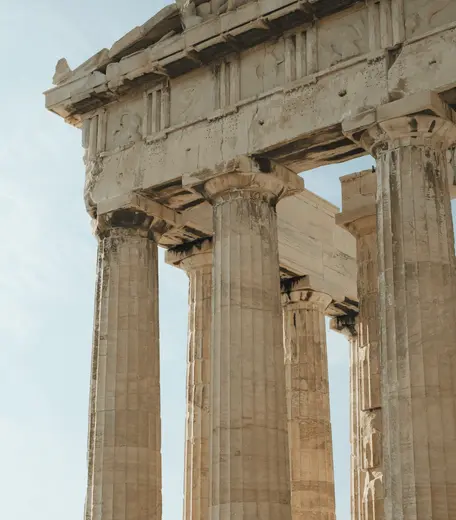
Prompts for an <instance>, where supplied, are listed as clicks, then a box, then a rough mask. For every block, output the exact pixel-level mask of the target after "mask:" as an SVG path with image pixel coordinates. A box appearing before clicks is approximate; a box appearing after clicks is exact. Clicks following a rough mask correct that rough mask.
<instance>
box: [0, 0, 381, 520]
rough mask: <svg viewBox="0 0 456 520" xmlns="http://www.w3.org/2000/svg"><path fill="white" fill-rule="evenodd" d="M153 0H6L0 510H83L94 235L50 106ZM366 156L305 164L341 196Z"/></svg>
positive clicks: (174, 485) (56, 519) (175, 519)
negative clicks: (57, 84)
mask: <svg viewBox="0 0 456 520" xmlns="http://www.w3.org/2000/svg"><path fill="white" fill-rule="evenodd" d="M164 4H165V3H164V2H158V1H155V2H154V1H151V2H146V1H145V0H129V1H128V2H125V1H124V0H79V1H78V2H76V1H74V0H41V1H40V2H37V1H36V0H20V1H18V0H14V1H13V0H0V44H1V48H2V49H3V53H2V57H3V63H2V66H1V68H2V75H1V79H2V81H1V83H0V100H1V101H0V114H1V117H2V120H3V124H2V125H0V221H1V223H2V228H1V232H2V247H1V255H0V395H1V396H2V399H1V406H0V460H1V470H0V490H1V500H0V518H4V519H8V520H30V519H31V518H33V520H62V519H65V520H82V514H83V504H84V494H85V479H86V469H85V458H86V434H87V407H88V379H89V365H90V347H91V335H92V313H93V308H92V307H93V288H94V277H95V246H96V244H95V239H94V238H93V237H92V236H91V231H90V226H89V218H88V217H87V215H86V213H85V209H84V205H83V201H82V187H83V181H84V168H83V164H82V148H81V136H80V132H79V131H78V130H76V129H74V128H72V127H70V126H67V125H66V124H64V122H63V121H62V120H60V119H59V118H58V117H57V116H54V115H52V114H50V113H48V112H46V110H45V109H44V97H43V96H42V92H43V91H44V90H46V89H47V88H49V87H50V86H51V80H52V75H53V73H54V67H55V64H56V62H57V60H58V59H59V58H61V57H62V56H65V57H66V58H67V59H68V62H69V64H70V66H73V67H74V66H76V65H78V64H80V63H81V62H82V61H84V60H85V59H86V58H88V57H89V56H91V55H92V54H94V53H95V52H96V51H98V50H99V49H101V48H103V47H109V46H110V44H111V43H112V42H113V41H114V40H116V39H118V38H119V37H120V36H122V35H123V34H124V33H125V32H127V31H128V30H129V29H131V28H133V27H134V26H135V25H140V24H142V23H143V22H145V21H146V20H147V19H148V18H150V17H151V16H152V15H153V14H154V13H155V12H156V11H157V10H158V9H159V8H161V7H162V6H163V5H164ZM371 164H372V159H370V158H366V159H362V160H358V161H355V162H354V163H346V164H343V165H340V166H338V167H331V168H327V169H325V171H321V172H320V171H319V172H318V173H317V174H315V172H308V173H307V174H306V175H305V179H306V185H307V187H308V188H309V189H312V190H314V191H315V192H317V193H318V194H319V195H321V196H323V197H325V198H327V199H328V200H330V201H331V202H333V203H336V204H340V185H339V182H338V177H339V176H340V175H343V174H347V173H351V172H353V171H356V170H359V169H362V168H365V167H370V165H371ZM160 284H161V287H160V319H161V323H160V328H161V330H160V333H161V356H162V415H163V468H164V472H163V493H164V515H163V520H180V518H181V509H182V481H183V446H184V442H183V436H184V418H185V396H184V388H185V362H186V333H187V331H186V328H187V280H186V276H185V275H184V274H183V273H182V272H180V271H179V270H176V269H172V268H170V267H168V266H166V265H165V264H164V263H163V255H161V261H160ZM328 342H329V347H328V348H329V367H330V378H331V391H332V418H333V431H334V452H335V466H336V478H337V485H336V492H337V505H338V519H339V520H349V513H348V511H349V444H348V431H349V426H348V345H347V343H346V341H345V339H344V338H342V337H341V336H339V335H337V334H334V333H330V334H329V336H328Z"/></svg>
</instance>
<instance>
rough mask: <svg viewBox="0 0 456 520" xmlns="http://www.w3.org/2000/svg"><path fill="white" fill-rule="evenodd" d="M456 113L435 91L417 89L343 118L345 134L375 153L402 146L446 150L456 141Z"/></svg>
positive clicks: (374, 154)
mask: <svg viewBox="0 0 456 520" xmlns="http://www.w3.org/2000/svg"><path fill="white" fill-rule="evenodd" d="M455 123H456V114H455V112H454V111H453V110H451V108H450V107H449V106H448V105H446V104H445V103H444V102H443V101H442V100H441V99H440V97H439V96H438V94H436V93H435V92H429V91H425V92H418V93H416V94H413V95H411V96H407V97H405V98H402V99H399V100H397V101H393V102H392V103H387V104H385V105H381V106H379V107H377V108H375V109H371V110H368V111H366V112H363V113H361V114H358V115H357V116H355V117H354V118H351V119H347V120H345V121H344V122H343V125H342V126H343V131H344V133H345V135H347V137H349V138H350V139H352V140H353V141H355V142H356V143H358V144H359V145H360V146H362V147H363V148H364V149H365V150H366V151H368V152H369V153H371V154H372V155H373V156H374V157H378V156H379V155H380V154H381V153H382V152H384V151H387V150H391V149H393V148H398V147H401V146H409V145H414V146H429V147H432V148H435V149H437V150H447V149H448V148H450V147H451V146H453V145H454V144H455V143H456V124H455Z"/></svg>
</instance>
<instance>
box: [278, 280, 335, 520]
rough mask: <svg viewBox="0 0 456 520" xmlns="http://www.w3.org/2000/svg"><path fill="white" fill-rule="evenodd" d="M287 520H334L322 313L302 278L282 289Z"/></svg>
mask: <svg viewBox="0 0 456 520" xmlns="http://www.w3.org/2000/svg"><path fill="white" fill-rule="evenodd" d="M282 303H283V320H284V335H285V341H284V342H285V377H286V390H287V404H288V407H287V409H288V435H289V445H290V471H291V510H292V518H293V520H308V519H310V518H311V519H312V520H334V519H335V516H336V511H335V496H334V465H333V450H332V437H331V417H330V403H329V376H328V355H327V347H326V326H325V311H326V309H327V307H328V305H329V304H330V303H331V297H330V296H329V295H327V294H324V293H322V292H318V291H314V290H313V288H312V286H311V284H310V283H309V279H308V277H304V278H301V279H299V280H291V281H286V282H283V284H282Z"/></svg>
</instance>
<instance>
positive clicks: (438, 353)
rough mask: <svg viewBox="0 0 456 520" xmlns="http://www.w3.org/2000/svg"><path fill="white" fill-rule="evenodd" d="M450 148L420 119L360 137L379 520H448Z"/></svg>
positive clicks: (445, 136)
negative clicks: (374, 225) (367, 202)
mask: <svg viewBox="0 0 456 520" xmlns="http://www.w3.org/2000/svg"><path fill="white" fill-rule="evenodd" d="M397 103H399V102H397ZM395 106H396V105H395ZM407 106H408V105H407ZM438 110H439V111H441V110H440V108H438ZM447 113H448V117H451V118H453V120H454V114H452V113H451V111H448V112H447ZM455 142H456V126H455V125H454V123H453V122H452V121H450V120H448V119H444V118H442V117H438V116H436V115H429V111H427V112H426V114H418V115H411V116H403V117H398V118H395V119H388V120H385V121H381V122H379V123H377V124H375V125H373V126H371V127H369V128H368V129H367V130H366V131H365V132H364V134H363V135H362V138H361V143H362V144H363V146H364V147H365V148H366V149H367V150H369V151H370V152H371V153H372V154H373V155H374V156H375V157H376V159H377V211H378V218H377V221H378V230H377V232H378V237H377V244H378V271H379V317H380V343H381V372H382V394H383V398H382V410H383V451H384V486H385V501H384V504H385V518H386V520H397V519H404V520H430V519H432V520H454V518H456V434H455V406H456V399H455V388H456V386H455V383H456V382H455V377H456V365H455V353H456V348H455V344H456V327H455V322H454V317H453V316H454V306H455V292H454V287H455V276H456V272H455V265H454V264H455V261H454V239H453V223H452V216H451V206H450V197H449V186H448V176H447V171H446V158H445V154H446V150H447V149H448V148H449V147H450V146H451V145H452V144H454V143H455Z"/></svg>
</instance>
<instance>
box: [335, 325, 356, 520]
mask: <svg viewBox="0 0 456 520" xmlns="http://www.w3.org/2000/svg"><path fill="white" fill-rule="evenodd" d="M357 322H358V318H357V317H355V316H340V317H337V318H333V319H332V320H331V321H330V328H331V330H333V331H335V332H340V333H341V334H343V335H344V336H345V337H346V338H347V339H348V341H349V344H350V512H351V515H350V518H351V520H361V511H362V505H361V501H362V490H361V486H360V483H361V464H360V460H361V454H360V449H361V442H360V432H359V427H360V418H359V415H360V414H359V404H358V403H359V356H358V325H357Z"/></svg>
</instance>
